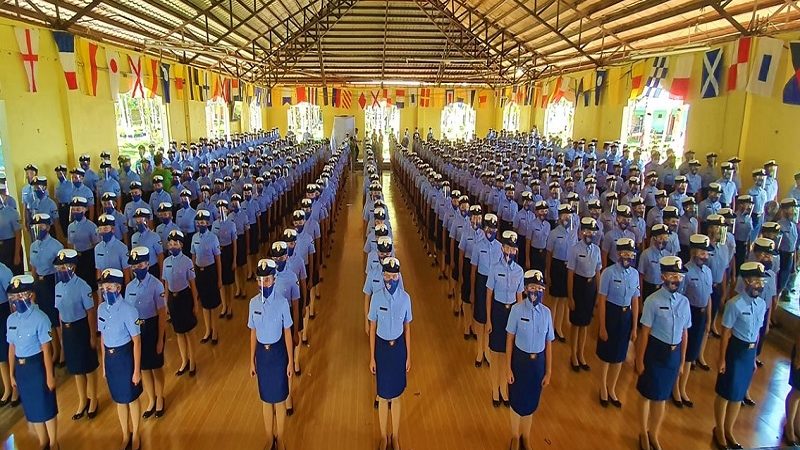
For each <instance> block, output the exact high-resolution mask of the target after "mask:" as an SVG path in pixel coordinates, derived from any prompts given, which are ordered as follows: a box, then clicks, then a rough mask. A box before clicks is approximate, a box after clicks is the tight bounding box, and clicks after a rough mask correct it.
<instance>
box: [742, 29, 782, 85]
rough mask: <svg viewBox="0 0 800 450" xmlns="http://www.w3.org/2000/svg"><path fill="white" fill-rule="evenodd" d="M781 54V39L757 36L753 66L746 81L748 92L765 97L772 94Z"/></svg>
mask: <svg viewBox="0 0 800 450" xmlns="http://www.w3.org/2000/svg"><path fill="white" fill-rule="evenodd" d="M782 55H783V41H782V40H780V39H774V38H770V37H760V38H758V46H757V47H756V55H755V58H754V60H753V68H752V72H750V82H749V83H747V91H748V92H751V93H753V94H757V95H763V96H765V97H769V96H771V95H772V91H773V88H774V87H775V78H777V76H778V64H780V61H781V56H782Z"/></svg>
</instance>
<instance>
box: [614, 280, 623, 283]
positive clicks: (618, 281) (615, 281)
mask: <svg viewBox="0 0 800 450" xmlns="http://www.w3.org/2000/svg"><path fill="white" fill-rule="evenodd" d="M614 283H622V280H614Z"/></svg>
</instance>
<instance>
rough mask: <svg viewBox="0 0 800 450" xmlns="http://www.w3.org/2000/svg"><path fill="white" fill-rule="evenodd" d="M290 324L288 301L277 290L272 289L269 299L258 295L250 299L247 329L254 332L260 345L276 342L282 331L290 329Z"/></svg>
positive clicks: (290, 316) (290, 315)
mask: <svg viewBox="0 0 800 450" xmlns="http://www.w3.org/2000/svg"><path fill="white" fill-rule="evenodd" d="M292 323H293V322H292V314H291V312H290V311H289V301H288V300H287V299H286V298H285V297H283V296H282V295H281V294H280V293H279V292H278V290H277V289H274V288H273V289H272V294H270V296H269V297H266V298H263V297H262V296H261V295H260V294H259V295H256V296H255V297H253V298H251V299H250V307H249V312H248V316H247V328H250V329H251V330H255V331H256V339H257V340H258V342H259V343H260V344H267V345H271V344H274V343H276V342H278V341H279V340H280V338H281V335H282V334H283V331H284V329H286V328H291V326H292Z"/></svg>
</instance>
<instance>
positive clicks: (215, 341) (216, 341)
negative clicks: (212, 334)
mask: <svg viewBox="0 0 800 450" xmlns="http://www.w3.org/2000/svg"><path fill="white" fill-rule="evenodd" d="M217 344H219V339H217V338H211V345H217Z"/></svg>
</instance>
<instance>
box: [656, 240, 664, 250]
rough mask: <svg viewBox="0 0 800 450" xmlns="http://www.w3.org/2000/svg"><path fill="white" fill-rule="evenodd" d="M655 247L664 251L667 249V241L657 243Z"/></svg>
mask: <svg viewBox="0 0 800 450" xmlns="http://www.w3.org/2000/svg"><path fill="white" fill-rule="evenodd" d="M655 246H656V248H657V249H659V250H664V249H665V248H667V241H655Z"/></svg>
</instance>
